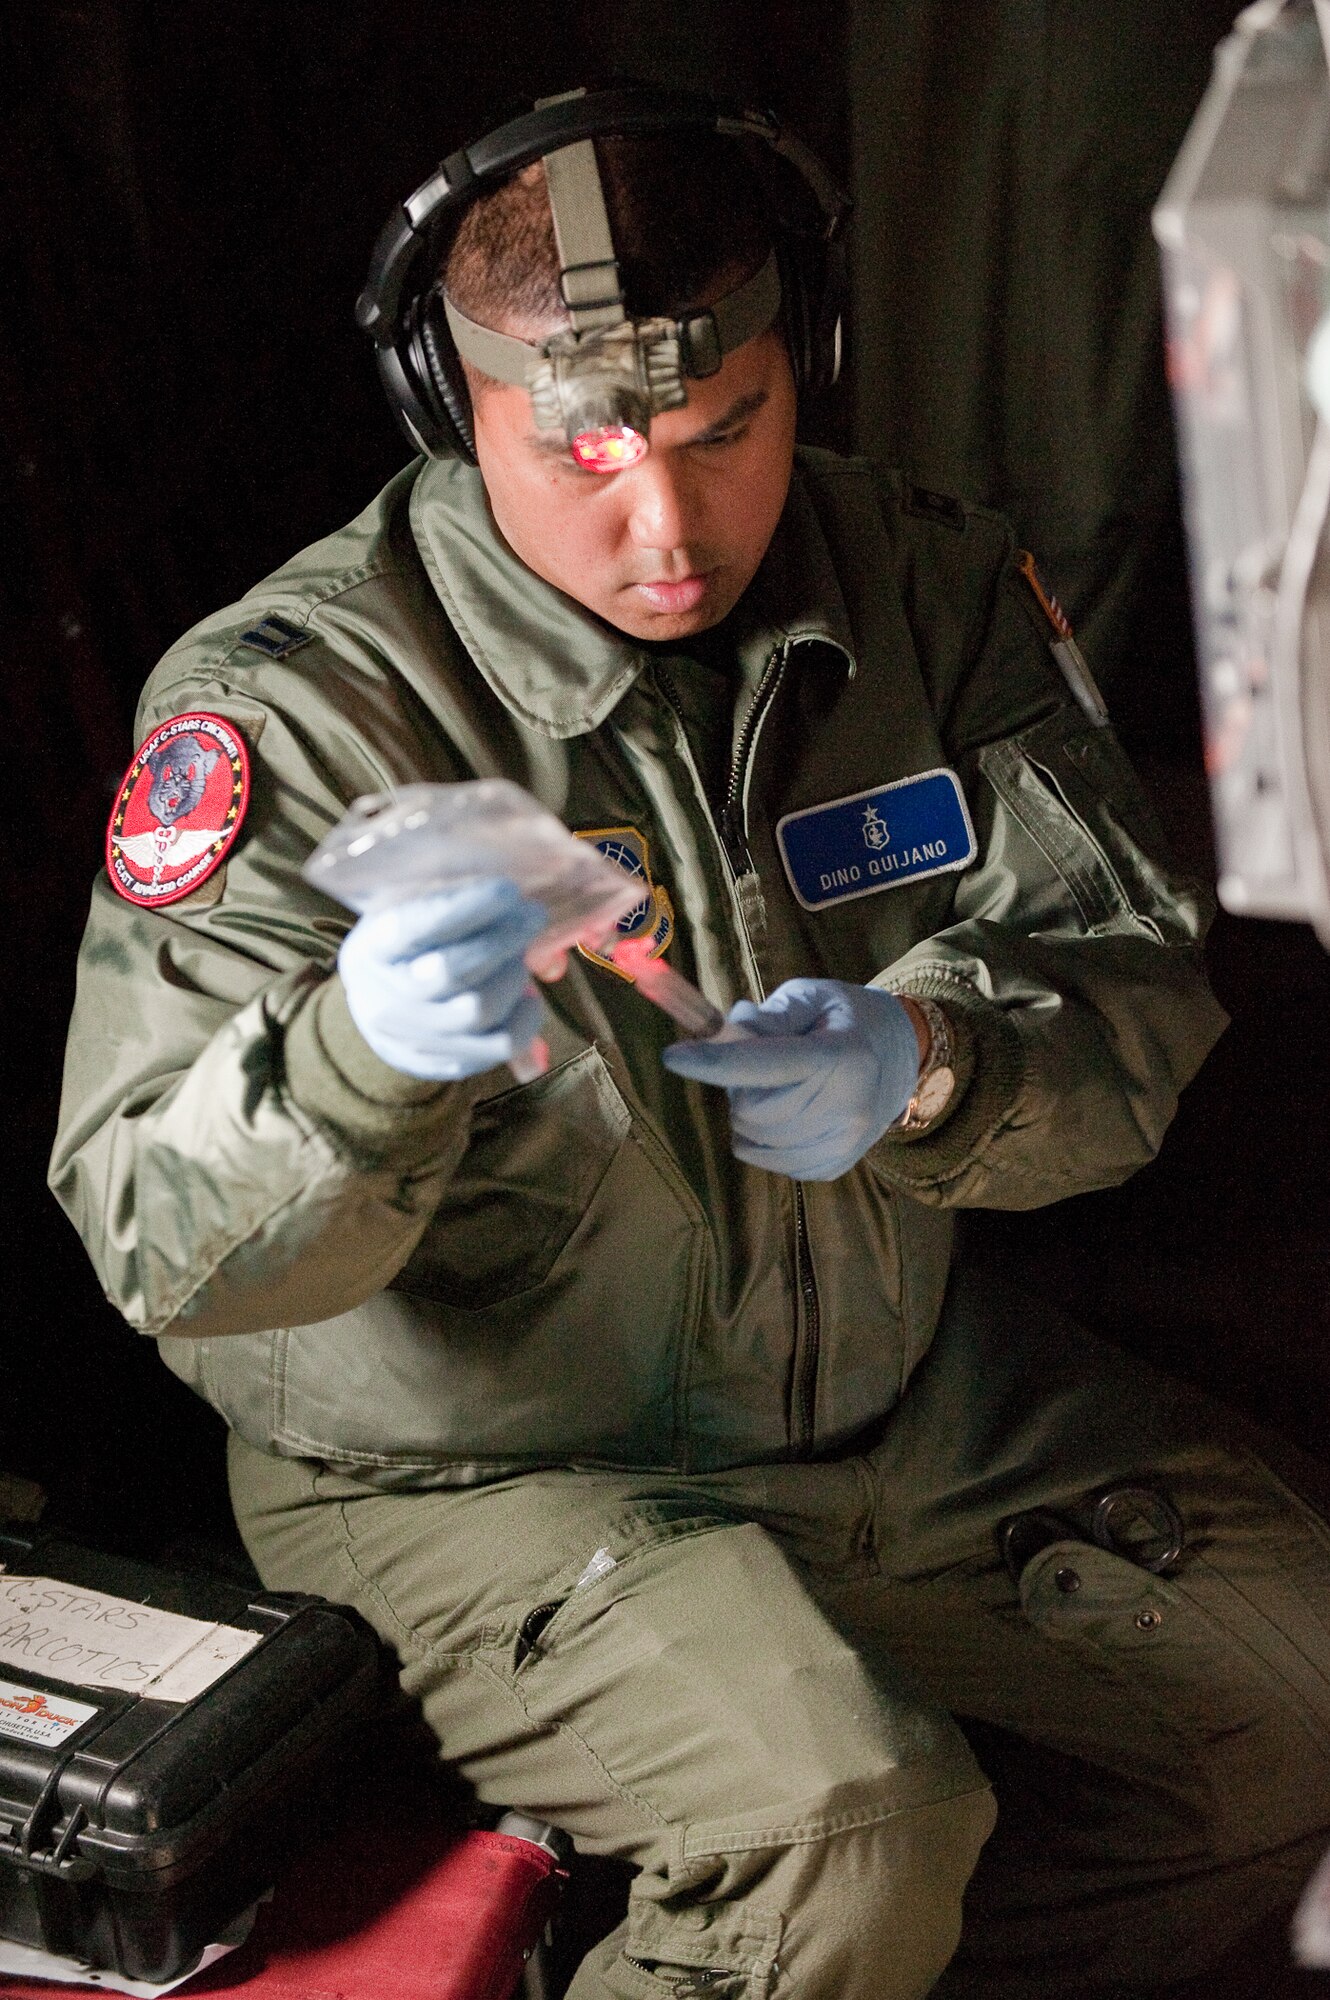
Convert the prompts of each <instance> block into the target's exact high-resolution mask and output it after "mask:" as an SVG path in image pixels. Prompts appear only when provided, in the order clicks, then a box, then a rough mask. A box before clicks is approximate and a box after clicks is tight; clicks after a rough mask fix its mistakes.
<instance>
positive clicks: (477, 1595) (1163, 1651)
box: [232, 1275, 1330, 2000]
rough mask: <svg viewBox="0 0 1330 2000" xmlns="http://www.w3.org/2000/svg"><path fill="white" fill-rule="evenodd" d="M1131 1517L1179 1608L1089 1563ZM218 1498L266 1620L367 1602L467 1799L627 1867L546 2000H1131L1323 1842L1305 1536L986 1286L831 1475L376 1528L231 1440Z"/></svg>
mask: <svg viewBox="0 0 1330 2000" xmlns="http://www.w3.org/2000/svg"><path fill="white" fill-rule="evenodd" d="M575 1337H576V1336H575V1332H574V1331H573V1330H572V1329H570V1331H569V1338H570V1339H573V1338H575ZM1142 1480H1149V1481H1152V1482H1154V1483H1155V1484H1156V1485H1158V1486H1160V1487H1162V1488H1163V1489H1164V1490H1165V1491H1166V1492H1167V1494H1168V1495H1169V1497H1170V1498H1171V1500H1172V1501H1173V1503H1174V1504H1175V1506H1176V1507H1177V1509H1178V1510H1179V1512H1180V1513H1181V1516H1182V1519H1183V1522H1184V1524H1185V1531H1186V1546H1185V1548H1184V1551H1183V1554H1182V1556H1181V1558H1180V1559H1179V1560H1178V1561H1177V1563H1176V1564H1175V1565H1174V1566H1173V1567H1172V1568H1171V1570H1170V1571H1169V1572H1168V1573H1167V1574H1165V1575H1155V1574H1152V1573H1150V1572H1149V1571H1148V1570H1147V1569H1145V1568H1144V1567H1142V1566H1140V1565H1139V1564H1138V1563H1137V1562H1135V1561H1133V1560H1129V1559H1128V1558H1127V1557H1126V1556H1124V1555H1122V1554H1118V1553H1114V1552H1112V1551H1111V1550H1108V1549H1105V1548H1102V1547H1099V1546H1097V1545H1095V1544H1094V1543H1093V1542H1092V1541H1091V1540H1090V1539H1088V1536H1089V1523H1090V1510H1089V1509H1087V1501H1090V1502H1092V1500H1093V1497H1094V1495H1095V1494H1096V1493H1097V1492H1099V1491H1101V1490H1102V1489H1104V1488H1105V1487H1111V1486H1113V1485H1116V1484H1122V1483H1131V1482H1139V1481H1142ZM232 1488H233V1494H234V1498H235V1504H236V1508H237V1514H238V1517H239V1521H240V1525H241V1529H242V1531H243V1533H244V1536H245V1540H246V1542H247V1544H248V1546H249V1548H250V1550H251V1552H252V1554H253V1557H254V1560H255V1562H256V1563H257V1565H258V1568H259V1570H260V1572H261V1574H262V1576H263V1578H264V1581H265V1583H266V1584H267V1585H269V1586H270V1587H274V1588H288V1589H290V1588H294V1589H302V1590H314V1591H319V1592H322V1593H324V1594H326V1595H328V1596H330V1597H334V1598H339V1599H342V1600H344V1601H346V1602H349V1603H351V1604H354V1605H355V1606H356V1607H357V1608H358V1609H359V1610H360V1611H361V1612H362V1613H363V1614H364V1615H365V1617H366V1618H368V1620H369V1621H370V1623H371V1624H372V1625H374V1626H375V1627H376V1628H377V1630H378V1631H379V1632H380V1633H381V1634H382V1636H383V1637H384V1639H385V1640H387V1641H388V1642H389V1644H390V1645H391V1646H393V1647H394V1648H395V1649H396V1651H397V1653H398V1654H399V1656H400V1659H401V1662H402V1680H403V1684H404V1686H405V1688H406V1689H407V1690H408V1692H409V1693H410V1694H412V1695H413V1696H415V1697H416V1698H418V1699H419V1701H420V1703H421V1704H422V1706H423V1709H424V1713H425V1715H426V1717H427V1719H428V1721H429V1722H430V1724H431V1726H432V1727H433V1729H434V1731H435V1733H436V1734H437V1736H438V1738H439V1740H440V1742H441V1744H442V1746H443V1752H444V1755H445V1756H446V1757H447V1758H448V1759H450V1760H451V1761H452V1762H453V1763H454V1764H455V1765H456V1766H457V1768H458V1770H459V1771H460V1773H461V1774H462V1776H463V1777H464V1778H466V1779H467V1780H469V1781H470V1782H471V1783H472V1784H473V1785H474V1786H475V1788H476V1791H477V1793H478V1794H479V1796H480V1797H481V1798H482V1799H484V1800H487V1801H490V1802H492V1803H495V1804H498V1803H502V1804H505V1805H510V1806H514V1807H517V1808H520V1809H522V1810H525V1811H527V1812H530V1813H533V1814H536V1815H538V1816H540V1817H543V1818H547V1819H550V1820H552V1821H553V1822H555V1824H557V1825H559V1826H561V1827H563V1828H565V1829H566V1830H567V1831H568V1832H569V1833H570V1834H571V1835H572V1836H573V1838H574V1840H575V1841H576V1843H577V1845H578V1846H579V1848H582V1849H585V1850H589V1851H592V1852H596V1853H601V1854H613V1855H617V1856H620V1857H623V1858H626V1859H627V1860H629V1861H631V1862H633V1863H635V1864H636V1865H637V1867H638V1868H639V1869H640V1873H639V1874H638V1875H637V1876H636V1877H635V1880H634V1885H633V1892H632V1897H631V1902H630V1911H629V1916H628V1919H627V1922H626V1923H625V1925H623V1926H622V1927H621V1929H620V1930H619V1931H617V1932H615V1933H614V1935H613V1936H612V1937H610V1938H609V1939H607V1940H606V1941H605V1943H604V1944H603V1945H602V1946H600V1947H598V1948H597V1949H596V1950H595V1951H593V1952H592V1954H591V1955H590V1957H589V1958H588V1959H587V1960H586V1961H585V1962H584V1964H583V1966H582V1968H581V1970H580V1971H579V1973H578V1975H577V1978H576V1980H575V1982H574V1985H573V1988H572V1995H573V1996H574V2000H608V1996H611V1995H613V1996H616V2000H664V1996H665V1995H674V1996H676V2000H677V1996H678V1995H679V1994H680V1993H681V1992H691V1991H694V1990H696V1991H697V1992H699V1993H701V1992H705V1993H706V1994H708V1995H709V1996H711V1995H714V1996H716V2000H723V1996H731V1995H732V1996H738V1995H744V1996H746V2000H757V1996H759V1995H766V1994H768V1993H771V1994H774V1995H777V1996H778V1995H780V1994H781V1993H787V1994H789V1995H790V1996H792V2000H906V1996H915V1995H921V1994H924V1993H927V1992H929V1991H931V1990H934V1989H935V1990H936V1991H937V1992H938V1993H939V1994H946V1995H949V1996H956V1997H957V2000H959V1996H961V1995H964V1996H966V1997H967V2000H973V1996H983V2000H990V1996H991V2000H997V1996H1002V2000H1017V1996H1020V2000H1034V1996H1039V2000H1049V1997H1050V1996H1058V2000H1061V1996H1064V1995H1071V1994H1075V1993H1082V1992H1083V1993H1085V1994H1094V1995H1096V1996H1105V1995H1115V1996H1116V1995H1134V1994H1138V1993H1142V1992H1145V1991H1149V1990H1153V1989H1155V1988H1157V1987H1160V1986H1164V1985H1167V1984H1168V1983H1170V1982H1171V1981H1174V1980H1178V1979H1181V1978H1183V1977H1184V1976H1187V1975H1191V1974H1194V1973H1197V1972H1199V1971H1202V1970H1204V1969H1205V1968H1206V1967H1207V1966H1208V1965H1209V1964H1211V1963H1212V1962H1213V1961H1214V1960H1215V1959H1216V1958H1218V1957H1219V1956H1220V1954H1221V1953H1222V1952H1223V1951H1224V1950H1225V1949H1226V1948H1227V1947H1228V1946H1229V1945H1231V1944H1232V1943H1234V1942H1235V1941H1236V1940H1237V1939H1238V1938H1239V1937H1240V1936H1241V1935H1242V1934H1243V1932H1244V1931H1245V1930H1246V1929H1248V1928H1249V1927H1250V1926H1252V1925H1254V1924H1255V1923H1256V1922H1257V1921H1258V1920H1259V1919H1261V1918H1263V1917H1265V1916H1267V1915H1268V1914H1269V1913H1270V1912H1271V1911H1274V1910H1277V1909H1278V1908H1279V1907H1281V1906H1283V1905H1287V1904H1291V1902H1292V1900H1293V1899H1294V1897H1295V1896H1296V1894H1297V1892H1298V1890H1299V1888H1300V1886H1301V1884H1302V1883H1303V1881H1304V1880H1305V1879H1306V1877H1307V1875H1308V1874H1309V1873H1310V1871H1311V1869H1312V1867H1313V1865H1314V1863H1315V1861H1316V1859H1317V1857H1318V1854H1319V1852H1320V1849H1321V1847H1322V1845H1323V1844H1324V1843H1325V1842H1326V1841H1327V1840H1328V1839H1330V1532H1328V1531H1327V1529H1326V1527H1325V1525H1324V1524H1323V1522H1322V1520H1321V1519H1320V1518H1319V1516H1318V1515H1316V1514H1315V1513H1313V1511H1312V1510H1311V1508H1310V1507H1309V1506H1307V1505H1306V1504H1304V1503H1303V1501H1302V1500H1301V1499H1299V1498H1298V1497H1297V1496H1296V1495H1295V1494H1294V1492H1293V1491H1292V1489H1291V1488H1290V1487H1289V1486H1288V1485H1287V1484H1286V1483H1284V1481H1283V1480H1281V1479H1280V1478H1279V1477H1277V1476H1276V1475H1275V1473H1274V1472H1272V1471H1271V1470H1270V1469H1269V1467H1268V1465H1267V1464H1266V1463H1264V1462H1263V1460H1262V1459H1261V1458H1260V1457H1258V1456H1257V1454H1256V1452H1255V1450H1253V1448H1252V1447H1251V1445H1250V1443H1249V1442H1248V1441H1247V1439H1246V1436H1245V1433H1243V1432H1242V1431H1241V1430H1240V1429H1239V1427H1238V1426H1237V1425H1236V1423H1235V1421H1234V1420H1233V1419H1231V1418H1229V1417H1227V1416H1224V1415H1221V1414H1219V1413H1217V1412H1216V1411H1215V1410H1213V1409H1212V1408H1211V1407H1210V1406H1208V1405H1207V1404H1206V1403H1205V1402H1204V1401H1203V1400H1202V1399H1201V1398H1200V1397H1198V1396H1197V1395H1195V1394H1194V1392H1192V1391H1191V1390H1189V1389H1186V1388H1184V1387H1183V1386H1181V1385H1179V1384H1177V1383H1175V1382H1172V1381H1169V1380H1167V1379H1164V1378H1161V1377H1158V1376H1156V1375H1153V1374H1152V1373H1151V1372H1150V1371H1149V1370H1148V1369H1146V1368H1145V1367H1144V1366H1143V1365H1141V1364H1140V1363H1137V1362H1135V1361H1133V1360H1130V1359H1128V1358H1127V1357H1125V1356H1122V1355H1119V1354H1117V1353H1116V1352H1114V1351H1112V1350H1109V1349H1106V1348H1103V1347H1100V1346H1099V1345H1097V1344H1096V1343H1094V1342H1092V1341H1090V1340H1089V1339H1088V1338H1087V1337H1086V1336H1085V1335H1084V1334H1082V1333H1081V1332H1080V1331H1079V1330H1078V1329H1076V1328H1073V1327H1071V1326H1069V1325H1067V1324H1066V1323H1065V1322H1062V1321H1059V1320H1057V1319H1055V1317H1054V1316H1053V1315H1052V1314H1050V1313H1049V1312H1048V1311H1047V1310H1046V1309H1045V1308H1043V1307H1038V1306H1032V1305H1031V1304H1030V1303H1029V1302H1027V1301H1024V1300H1022V1299H1020V1298H1019V1297H1016V1296H1013V1295H1011V1294H1008V1293H1005V1292H1003V1291H1002V1290H1000V1289H999V1288H997V1287H996V1286H995V1285H994V1284H993V1282H992V1281H990V1280H987V1279H982V1278H978V1277H976V1276H973V1275H968V1276H967V1275H958V1276H955V1277H953V1281H952V1286H951V1290H950V1292H949V1294H948V1301H947V1306H946V1309H945V1311H944V1314H943V1320H942V1325H941V1327H940V1329H939V1333H938V1336H937V1339H936V1341H935V1343H934V1345H933V1347H932V1349H931V1350H930V1352H929V1354H928V1355H927V1356H926V1358H925V1360H924V1361H923V1363H922V1364H921V1366H920V1367H919V1369H918V1370H917V1372H916V1374H915V1375H914V1377H913V1378H912V1380H911V1383H910V1385H909V1388H908V1391H907V1393H906V1395H905V1397H904V1399H903V1400H902V1402H901V1403H900V1405H899V1407H898V1408H897V1410H896V1411H895V1412H894V1413H893V1415H892V1416H891V1418H890V1419H889V1420H888V1421H887V1422H886V1424H885V1425H884V1427H883V1429H882V1432H881V1434H880V1436H879V1437H878V1439H877V1440H876V1441H875V1442H874V1443H873V1444H872V1446H871V1447H870V1448H869V1449H867V1450H865V1451H864V1452H863V1453H862V1454H861V1455H858V1456H847V1457H844V1458H841V1459H837V1460H833V1461H823V1462H818V1463H814V1464H782V1465H765V1466H754V1467H744V1468H739V1469H737V1470H732V1471H728V1472H722V1473H713V1474H705V1475H702V1474H696V1475H678V1474H673V1473H652V1472H641V1473H631V1472H617V1471H600V1470H579V1469H571V1468H562V1469H553V1470H549V1471H542V1472H532V1473H528V1474H525V1475H522V1476H520V1477H518V1478H511V1479H504V1480H501V1481H498V1482H496V1483H494V1484H492V1485H487V1486H476V1487H470V1488H465V1489H458V1488H451V1489H444V1490H432V1491H411V1492H386V1491H383V1490H379V1489H376V1488H374V1487H372V1486H370V1485H368V1484H366V1483H364V1482H362V1481H360V1480H358V1479H355V1478H352V1477H348V1476H346V1475H345V1474H343V1473H340V1472H334V1471H331V1470H328V1469H325V1468H322V1467H320V1466H318V1465H316V1464H311V1463H307V1462H304V1461H292V1460H279V1459H276V1458H270V1457H267V1456H265V1455H264V1454H262V1453H259V1452H257V1451H255V1450H254V1449H253V1448H252V1447H250V1446H248V1445H245V1444H242V1443H240V1442H238V1441H235V1442H233V1456H232ZM1036 1508H1040V1509H1048V1510H1051V1511H1052V1512H1053V1513H1055V1514H1056V1515H1058V1516H1059V1517H1063V1518H1065V1520H1066V1522H1067V1528H1066V1532H1065V1534H1062V1535H1060V1536H1059V1534H1058V1530H1057V1524H1056V1523H1053V1524H1051V1525H1050V1524H1049V1523H1048V1522H1047V1521H1046V1520H1044V1521H1042V1524H1041V1525H1040V1532H1039V1533H1036V1534H1035V1535H1034V1536H1033V1537H1032V1540H1033V1542H1034V1543H1036V1544H1037V1543H1038V1542H1039V1541H1040V1539H1041V1536H1044V1537H1046V1536H1047V1535H1048V1534H1050V1533H1052V1535H1053V1539H1051V1540H1046V1541H1045V1542H1044V1545H1043V1546H1036V1547H1035V1551H1034V1553H1033V1554H1031V1555H1029V1557H1028V1560H1027V1561H1026V1562H1025V1565H1024V1568H1023V1570H1022V1571H1021V1574H1020V1578H1019V1584H1017V1582H1016V1581H1015V1580H1014V1579H1013V1577H1012V1575H1011V1574H1010V1573H1009V1571H1008V1568H1007V1566H1006V1565H1005V1564H1004V1562H1003V1560H1002V1557H1001V1556H1000V1554H999V1552H998V1548H997V1543H996V1539H995V1528H996V1526H997V1524H998V1523H999V1522H1000V1521H1002V1520H1003V1519H1004V1518H1005V1517H1010V1516H1012V1515H1015V1514H1022V1513H1026V1512H1028V1511H1029V1510H1032V1509H1036ZM1083 1537H1084V1538H1083ZM953 1718H955V1719H953ZM990 1782H991V1787H992V1791H991V1793H990V1789H989V1786H990ZM994 1795H995V1796H996V1800H997V1808H998V1814H997V1830H996V1832H995V1833H994V1834H993V1837H992V1839H991V1840H989V1842H988V1845H987V1847H986V1848H984V1842H985V1837H986V1836H987V1835H988V1834H989V1832H990V1828H991V1826H992V1822H993V1796H994ZM981 1848H983V1854H982V1858H980V1850H981ZM976 1864H977V1865H976ZM967 1883H968V1888H967ZM963 1893H964V1895H965V1909H964V1938H963V1941H962V1943H961V1945H960V1948H959V1950H957V1938H958V1935H959V1934H960V1932H961V1917H962V1909H961V1899H962V1894H963ZM953 1953H954V1954H955V1956H954V1957H953ZM948 1961H951V1962H950V1965H949V1966H948ZM944 1968H947V1969H945V1970H944ZM699 1974H700V1975H707V1974H715V1975H721V1976H718V1977H714V1978H711V1979H707V1978H706V1977H700V1978H699V1976H698V1975H699Z"/></svg>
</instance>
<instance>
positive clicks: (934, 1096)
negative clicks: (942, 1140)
mask: <svg viewBox="0 0 1330 2000" xmlns="http://www.w3.org/2000/svg"><path fill="white" fill-rule="evenodd" d="M901 998H902V999H909V1000H912V1001H913V1002H914V1004H915V1006H916V1007H917V1008H918V1009H919V1012H920V1013H921V1014H922V1015H923V1017H924V1019H925V1021H927V1023H928V1054H927V1055H926V1056H925V1057H924V1062H923V1067H922V1068H921V1069H920V1071H919V1080H918V1082H917V1083H916V1084H915V1086H914V1094H913V1096H912V1097H911V1099H910V1101H909V1103H908V1104H907V1105H906V1107H905V1109H904V1111H902V1113H901V1115H900V1117H899V1118H897V1119H896V1120H895V1122H894V1123H893V1124H891V1125H888V1127H887V1130H888V1131H889V1132H922V1131H923V1129H924V1127H925V1126H926V1125H931V1124H932V1122H933V1120H934V1119H935V1118H936V1117H938V1116H939V1115H940V1114H941V1113H942V1112H943V1111H945V1110H946V1108H947V1106H948V1105H949V1104H950V1102H951V1093H952V1091H953V1090H955V1088H956V1064H955V1050H954V1047H953V1045H952V1039H951V1025H950V1023H949V1022H948V1020H947V1017H946V1015H945V1014H944V1013H943V1011H942V1009H941V1008H940V1007H939V1006H938V1004H937V1002H936V1001H935V1000H924V999H921V998H920V996H919V994H917V993H910V994H902V995H901Z"/></svg>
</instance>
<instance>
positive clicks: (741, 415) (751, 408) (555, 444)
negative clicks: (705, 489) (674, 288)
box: [527, 389, 767, 458]
mask: <svg viewBox="0 0 1330 2000" xmlns="http://www.w3.org/2000/svg"><path fill="white" fill-rule="evenodd" d="M766 400H767V391H766V390H765V389H750V390H749V392H748V394H747V395H746V396H739V397H738V398H736V400H735V401H734V402H733V403H731V404H730V407H729V409H728V410H725V411H724V412H723V413H722V414H721V415H720V416H718V417H717V418H716V421H715V422H714V423H712V424H708V425H707V427H706V429H705V430H704V431H699V432H698V433H697V436H696V437H690V438H685V439H684V443H685V444H712V443H714V441H715V440H716V439H717V438H718V437H723V436H724V435H725V433H726V431H732V430H733V429H734V427H735V425H736V424H741V423H742V422H743V421H744V419H745V418H746V417H752V416H756V414H757V412H758V411H759V410H760V409H761V408H762V405H763V404H764V403H765V402H766ZM527 444H528V446H529V447H530V449H531V450H532V451H535V452H539V453H540V455H541V457H542V458H563V457H565V456H566V455H567V451H568V440H567V438H566V437H565V436H564V434H563V432H562V431H530V432H528V434H527Z"/></svg>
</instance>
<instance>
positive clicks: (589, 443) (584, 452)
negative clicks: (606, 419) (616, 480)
mask: <svg viewBox="0 0 1330 2000" xmlns="http://www.w3.org/2000/svg"><path fill="white" fill-rule="evenodd" d="M571 449H572V454H573V457H574V458H575V459H576V460H577V463H578V464H579V465H580V466H581V467H582V469H583V471H584V472H622V471H623V469H624V467H625V466H628V465H636V464H637V463H638V461H639V460H640V459H644V458H645V457H646V455H647V451H648V449H649V447H648V445H647V441H646V439H645V438H644V437H643V435H642V433H641V431H635V430H634V429H633V428H632V426H631V424H602V425H601V426H600V428H599V429H598V430H594V431H580V432H579V433H578V435H577V436H576V437H575V438H574V439H573V442H572V447H571Z"/></svg>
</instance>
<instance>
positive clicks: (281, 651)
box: [240, 611, 314, 660]
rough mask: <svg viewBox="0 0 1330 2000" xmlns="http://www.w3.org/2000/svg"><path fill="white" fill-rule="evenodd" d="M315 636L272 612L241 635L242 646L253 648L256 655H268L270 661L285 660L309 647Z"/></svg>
mask: <svg viewBox="0 0 1330 2000" xmlns="http://www.w3.org/2000/svg"><path fill="white" fill-rule="evenodd" d="M313 637H314V634H313V633H312V632H310V631H308V630H307V629H306V628H305V626H303V625H293V624H292V623H291V620H290V619H289V618H279V617H278V615H277V613H276V612H275V611H270V612H269V613H268V616H267V617H266V618H261V619H260V620H259V622H258V624H257V625H252V626H251V627H250V629H249V631H248V632H242V633H241V634H240V643H241V645H242V646H252V647H253V648H254V650H255V652H256V653H266V654H267V656H268V658H269V659H270V660H284V659H285V658H286V656H287V654H288V653H296V652H299V650H300V648H301V647H302V646H308V644H309V642H310V640H311V639H312V638H313Z"/></svg>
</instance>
